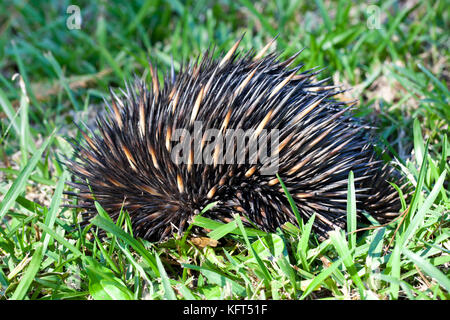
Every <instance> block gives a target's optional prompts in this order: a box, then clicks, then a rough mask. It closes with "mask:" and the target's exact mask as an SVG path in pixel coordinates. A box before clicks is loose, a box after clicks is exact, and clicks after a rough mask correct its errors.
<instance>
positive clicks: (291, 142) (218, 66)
mask: <svg viewBox="0 0 450 320" xmlns="http://www.w3.org/2000/svg"><path fill="white" fill-rule="evenodd" d="M238 44H239V41H238V42H237V43H236V44H235V45H234V46H233V48H232V49H231V50H230V51H229V52H228V53H227V54H225V55H224V56H223V58H222V59H220V60H215V59H213V58H212V54H211V53H209V52H206V53H205V54H204V57H203V58H202V59H201V61H199V62H197V63H191V64H189V65H188V66H185V67H183V68H182V69H181V71H180V72H179V73H178V74H177V75H176V77H175V76H174V73H173V72H172V73H171V75H166V76H165V78H164V83H163V84H160V83H159V81H158V77H157V71H156V69H155V68H154V67H153V66H150V71H151V76H152V81H151V89H150V90H149V89H148V88H147V85H146V84H145V83H144V82H143V81H140V80H135V82H134V85H132V86H131V85H127V87H126V91H125V92H122V93H123V94H122V95H120V96H118V95H117V94H116V93H114V92H112V91H111V104H110V105H108V109H109V113H107V114H105V115H99V116H98V118H97V124H98V128H97V129H98V130H95V132H90V133H89V134H88V133H85V132H83V131H82V134H83V137H84V141H82V142H80V143H77V142H76V143H75V144H74V147H75V159H74V160H68V168H69V170H70V171H71V172H72V174H73V176H74V177H75V179H76V180H75V181H74V182H73V183H71V185H72V186H74V187H75V188H77V189H78V190H79V192H78V193H76V194H75V195H76V196H77V197H78V199H79V203H78V205H77V206H76V207H78V208H82V209H83V215H84V219H86V220H89V219H90V218H92V217H93V216H94V215H96V214H97V211H96V208H95V205H94V201H98V202H99V203H100V204H101V206H102V207H103V208H104V209H105V210H106V211H107V212H108V214H109V215H110V216H111V217H112V218H113V219H114V220H115V219H117V217H118V215H119V212H120V210H121V209H122V207H123V208H124V209H125V210H127V211H128V213H129V215H130V218H131V221H132V224H133V228H134V230H133V231H134V234H135V235H137V236H139V237H142V238H145V239H147V240H150V241H159V240H163V239H166V238H167V237H169V236H170V235H171V234H172V233H174V232H180V233H181V232H183V231H184V230H186V228H187V226H188V225H189V222H190V221H191V220H192V218H193V217H194V215H196V214H198V213H199V212H200V211H201V210H202V209H203V208H205V206H206V205H207V204H209V203H212V202H217V203H216V205H215V206H214V207H213V208H212V209H211V210H209V211H207V212H206V213H205V215H206V216H208V217H210V218H213V219H216V220H219V221H224V222H226V221H230V219H232V215H233V214H234V213H237V214H240V215H241V216H243V217H245V219H249V220H251V221H252V222H253V223H254V224H256V225H257V226H258V227H259V228H261V229H262V230H265V231H274V230H275V229H276V228H277V227H279V226H281V225H282V224H284V223H286V222H288V221H289V222H291V223H293V224H297V221H296V218H295V215H294V214H293V211H292V209H291V207H290V205H289V202H288V199H287V197H286V195H285V192H284V190H283V188H282V187H281V185H280V181H279V179H278V178H277V176H276V173H278V175H279V177H280V178H281V180H282V181H283V183H284V184H285V185H286V188H287V189H288V191H289V193H290V194H291V195H292V197H293V199H294V201H295V203H296V205H297V208H298V211H299V213H300V214H301V216H302V218H304V219H307V218H308V217H310V216H312V215H313V214H316V219H315V224H314V230H315V231H316V232H317V233H319V234H321V235H325V234H326V232H327V231H329V230H331V229H333V228H335V227H345V223H346V201H347V200H346V199H347V179H348V175H349V172H350V171H353V173H354V176H355V179H354V181H355V191H356V201H357V213H358V216H361V213H362V211H363V210H365V211H366V212H368V213H369V214H370V215H372V216H373V217H374V218H375V219H377V220H379V221H385V220H388V219H390V218H391V217H392V216H395V215H397V214H398V211H399V208H400V203H399V199H398V196H397V193H396V191H395V189H394V188H393V187H392V186H391V185H390V184H389V183H388V182H387V181H388V180H389V179H392V177H393V176H392V172H393V169H392V167H390V166H388V165H383V163H382V161H380V160H379V158H378V157H377V155H376V153H375V152H374V150H373V146H372V142H371V138H370V137H369V133H370V132H369V129H367V128H366V127H365V126H364V125H363V124H361V123H360V122H359V121H358V120H357V119H355V118H353V117H352V116H351V114H349V113H350V111H351V105H348V104H347V103H345V102H341V101H337V100H336V99H334V98H333V97H334V96H335V95H336V94H337V93H338V92H339V91H337V89H336V88H335V87H333V86H325V85H324V81H315V80H314V76H315V75H316V74H317V72H314V71H313V70H308V71H304V72H301V73H300V72H299V69H300V67H297V68H294V69H290V68H289V66H290V65H291V64H292V63H293V62H294V59H295V58H296V57H297V55H294V56H293V57H291V58H289V59H287V60H286V61H280V60H279V56H278V55H276V54H274V53H272V54H268V55H265V51H266V50H267V49H268V47H269V46H266V47H265V48H264V49H263V52H260V53H258V54H255V53H253V52H247V53H245V54H239V53H237V47H238ZM199 124H201V129H200V130H199V129H198V125H199ZM80 130H81V129H80ZM211 132H213V133H214V134H215V138H216V142H217V141H219V140H220V139H218V138H217V137H222V138H223V141H226V139H225V138H226V137H228V136H229V132H233V133H235V132H243V133H244V134H246V135H247V136H246V140H245V141H249V142H253V143H256V141H257V140H258V139H259V138H261V136H263V135H264V134H266V133H268V132H277V137H276V139H275V138H274V136H270V135H268V136H270V138H269V139H268V140H267V141H271V142H273V141H275V140H277V144H275V145H273V144H272V145H270V147H268V149H267V150H269V151H270V152H275V153H274V154H275V155H276V157H275V158H276V160H277V161H276V166H275V171H273V172H270V171H264V170H266V169H267V168H268V166H267V164H268V161H270V160H273V158H272V157H269V158H266V160H265V161H261V159H262V158H263V157H262V155H263V152H262V151H261V149H258V150H256V151H252V150H253V149H252V145H251V143H247V144H246V145H243V146H242V145H241V144H239V143H238V142H237V140H233V139H231V141H232V143H231V144H228V145H226V144H224V143H222V144H219V143H215V144H214V143H213V140H214V139H210V138H211V137H207V135H208V134H209V133H211ZM252 139H253V140H252ZM224 145H225V147H224ZM267 150H266V151H267ZM230 151H234V154H235V155H236V157H234V158H233V159H234V160H233V159H231V160H232V161H230V159H227V157H223V154H224V153H225V154H228V153H229V152H230ZM255 152H256V153H255ZM270 152H268V154H270ZM266 154H267V153H266ZM238 155H240V156H242V158H243V159H246V161H244V162H242V161H236V159H237V156H238ZM250 159H253V162H252V161H250ZM255 160H256V161H255ZM272 169H273V167H272ZM94 199H95V200H94Z"/></svg>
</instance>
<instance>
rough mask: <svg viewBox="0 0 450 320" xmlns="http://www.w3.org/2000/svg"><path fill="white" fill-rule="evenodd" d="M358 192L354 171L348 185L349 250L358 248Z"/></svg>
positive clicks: (350, 175)
mask: <svg viewBox="0 0 450 320" xmlns="http://www.w3.org/2000/svg"><path fill="white" fill-rule="evenodd" d="M355 231H356V194H355V184H354V178H353V171H350V172H349V174H348V185H347V234H348V244H349V250H350V251H352V250H354V249H355V248H356V233H355Z"/></svg>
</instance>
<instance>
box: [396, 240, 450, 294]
mask: <svg viewBox="0 0 450 320" xmlns="http://www.w3.org/2000/svg"><path fill="white" fill-rule="evenodd" d="M403 254H404V255H405V256H407V257H408V258H409V260H411V261H412V262H413V263H414V264H415V265H416V266H418V267H419V268H420V269H422V270H423V271H424V272H425V273H426V274H427V275H428V276H430V277H431V278H433V279H435V280H436V281H437V282H438V283H439V285H441V286H442V287H443V288H445V290H447V292H450V280H449V278H448V275H445V274H443V273H442V272H441V271H440V270H439V269H438V268H436V267H435V266H433V265H432V264H431V263H430V262H428V261H427V260H425V259H424V258H422V257H421V256H419V255H417V254H415V253H413V252H411V251H409V250H408V249H406V248H404V249H403Z"/></svg>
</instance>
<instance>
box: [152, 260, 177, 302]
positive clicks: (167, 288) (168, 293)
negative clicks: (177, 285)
mask: <svg viewBox="0 0 450 320" xmlns="http://www.w3.org/2000/svg"><path fill="white" fill-rule="evenodd" d="M155 258H156V265H157V266H158V270H159V274H160V277H161V282H162V285H163V288H164V298H165V299H166V300H177V296H176V295H175V292H174V291H173V289H172V286H171V285H170V279H169V277H168V276H167V273H166V270H165V269H164V266H163V264H162V263H161V259H159V256H158V255H157V254H155Z"/></svg>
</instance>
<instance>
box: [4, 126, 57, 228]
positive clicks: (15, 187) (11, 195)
mask: <svg viewBox="0 0 450 320" xmlns="http://www.w3.org/2000/svg"><path fill="white" fill-rule="evenodd" d="M53 135H54V132H53V133H52V134H51V135H50V137H48V138H47V140H45V141H44V143H43V144H42V145H41V147H40V148H39V149H38V150H37V151H36V153H35V154H34V155H33V156H32V157H31V159H30V160H29V161H28V163H27V164H26V166H25V167H24V168H23V170H22V171H21V172H20V174H19V176H18V177H17V179H16V180H15V181H14V182H13V184H12V186H11V188H10V189H9V190H8V192H7V193H6V195H5V197H4V199H3V201H2V202H1V203H0V219H2V218H3V216H4V215H5V214H6V212H7V211H8V210H9V209H11V207H12V206H13V204H14V201H15V200H16V198H17V197H18V196H19V195H20V193H21V192H22V191H23V190H24V188H25V185H26V183H27V180H28V177H29V176H30V175H31V173H32V172H33V170H34V168H35V167H36V165H37V163H38V161H39V160H40V158H41V155H42V153H43V152H44V150H45V149H46V148H47V146H48V145H49V144H50V142H51V141H52V140H53Z"/></svg>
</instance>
